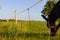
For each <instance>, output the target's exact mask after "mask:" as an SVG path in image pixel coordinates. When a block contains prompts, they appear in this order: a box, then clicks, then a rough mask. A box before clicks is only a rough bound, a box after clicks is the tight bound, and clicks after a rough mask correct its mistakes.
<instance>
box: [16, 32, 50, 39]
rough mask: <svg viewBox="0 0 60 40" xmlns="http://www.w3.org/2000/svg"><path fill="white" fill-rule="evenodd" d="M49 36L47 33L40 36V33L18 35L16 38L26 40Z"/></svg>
mask: <svg viewBox="0 0 60 40" xmlns="http://www.w3.org/2000/svg"><path fill="white" fill-rule="evenodd" d="M49 36H50V35H49V34H48V33H43V34H40V33H22V34H21V33H19V34H18V35H17V37H22V38H23V37H25V38H28V37H32V38H33V37H35V38H40V37H43V38H44V37H49Z"/></svg>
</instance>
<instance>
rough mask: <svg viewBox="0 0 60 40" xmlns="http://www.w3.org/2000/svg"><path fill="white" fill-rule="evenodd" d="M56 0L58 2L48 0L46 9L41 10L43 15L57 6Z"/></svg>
mask: <svg viewBox="0 0 60 40" xmlns="http://www.w3.org/2000/svg"><path fill="white" fill-rule="evenodd" d="M56 2H57V1H56V0H55V1H54V0H49V1H47V3H46V5H44V9H43V10H42V11H41V13H42V14H43V15H46V16H47V15H48V14H49V12H50V11H51V10H52V8H53V7H54V6H55V4H56Z"/></svg>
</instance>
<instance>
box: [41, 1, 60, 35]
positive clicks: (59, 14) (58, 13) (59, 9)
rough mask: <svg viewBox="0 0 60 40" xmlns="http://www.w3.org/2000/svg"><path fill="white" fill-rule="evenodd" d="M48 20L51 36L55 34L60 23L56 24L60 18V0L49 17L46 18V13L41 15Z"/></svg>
mask: <svg viewBox="0 0 60 40" xmlns="http://www.w3.org/2000/svg"><path fill="white" fill-rule="evenodd" d="M41 16H42V17H43V18H44V19H45V20H46V21H47V26H48V28H49V29H50V31H51V32H50V33H51V36H55V34H56V32H57V30H58V28H59V26H60V23H59V24H58V25H57V26H56V25H55V22H56V20H57V19H59V18H60V0H59V1H58V2H57V3H56V5H55V6H54V7H53V9H52V10H51V11H50V13H49V15H48V18H46V17H45V16H44V15H41Z"/></svg>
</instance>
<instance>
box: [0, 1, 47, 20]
mask: <svg viewBox="0 0 60 40" xmlns="http://www.w3.org/2000/svg"><path fill="white" fill-rule="evenodd" d="M38 1H39V0H0V6H1V8H0V19H15V16H14V15H15V14H14V11H15V10H16V12H17V19H18V20H29V16H28V11H25V12H23V13H20V12H21V11H23V10H26V9H27V8H29V7H30V6H32V5H33V4H35V3H37V2H38ZM46 2H47V0H43V1H41V2H40V3H39V4H37V5H35V6H34V7H32V8H30V10H29V15H30V20H35V21H44V19H43V18H42V17H41V14H42V13H41V11H42V10H43V9H44V5H45V4H46Z"/></svg>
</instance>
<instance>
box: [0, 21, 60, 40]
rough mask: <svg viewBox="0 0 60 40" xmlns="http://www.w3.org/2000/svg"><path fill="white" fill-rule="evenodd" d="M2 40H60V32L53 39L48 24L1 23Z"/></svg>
mask: <svg viewBox="0 0 60 40" xmlns="http://www.w3.org/2000/svg"><path fill="white" fill-rule="evenodd" d="M0 40H60V31H59V30H58V31H57V34H56V36H54V37H51V36H50V35H49V30H48V28H47V27H46V22H39V21H30V22H28V21H18V23H17V24H16V23H15V21H10V22H0Z"/></svg>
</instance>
